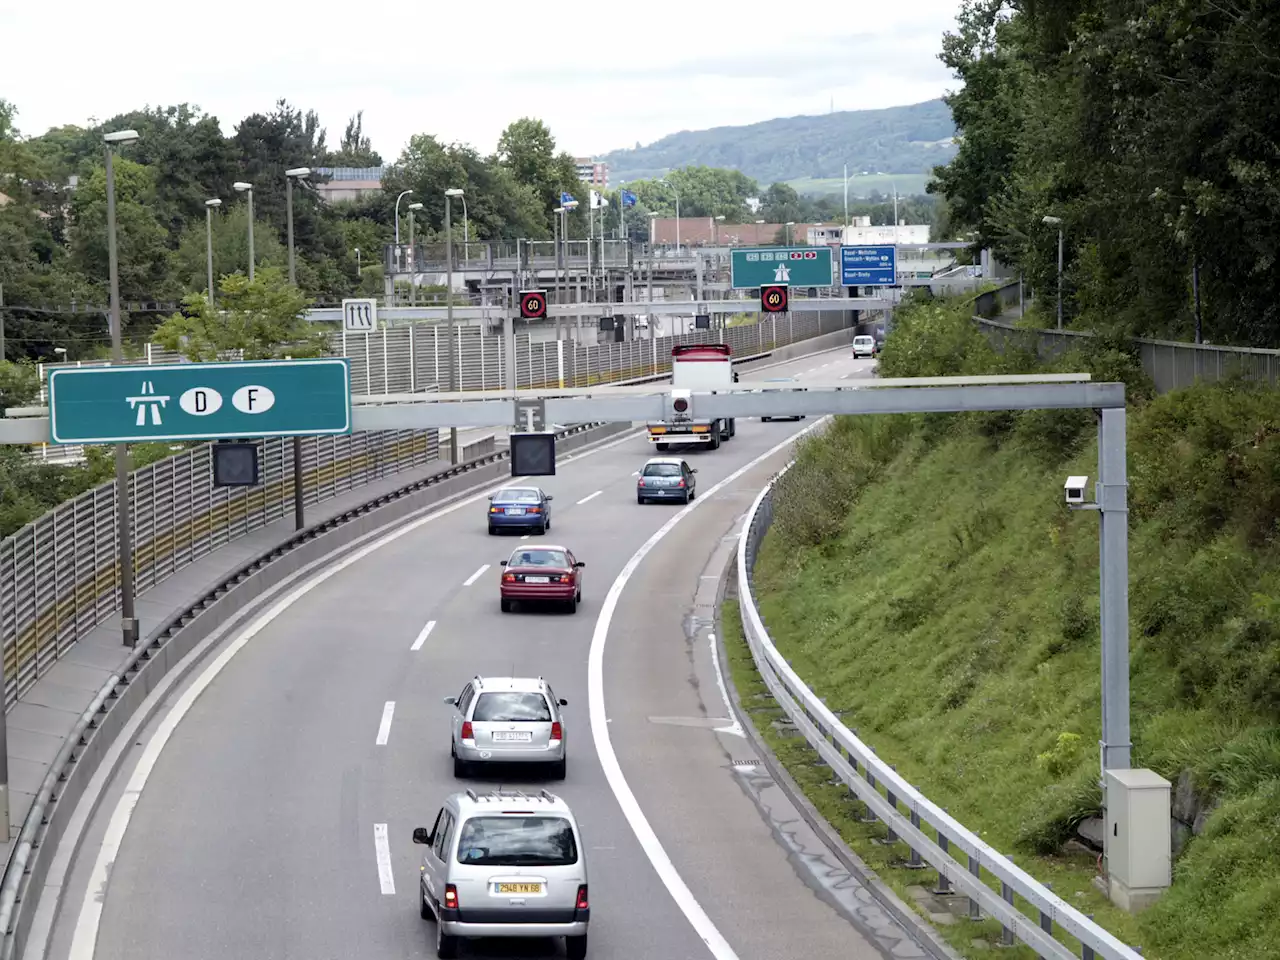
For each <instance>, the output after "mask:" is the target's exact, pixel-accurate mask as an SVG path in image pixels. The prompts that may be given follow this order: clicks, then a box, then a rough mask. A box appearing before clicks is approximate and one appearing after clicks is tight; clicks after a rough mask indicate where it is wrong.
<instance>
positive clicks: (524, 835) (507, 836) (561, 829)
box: [458, 800, 578, 867]
mask: <svg viewBox="0 0 1280 960" xmlns="http://www.w3.org/2000/svg"><path fill="white" fill-rule="evenodd" d="M513 802H516V803H518V802H519V801H518V800H516V801H513ZM577 862H578V843H577V840H576V839H575V838H574V835H573V827H572V826H571V825H570V823H569V821H568V820H566V819H565V818H564V817H548V816H541V817H538V816H528V817H472V818H471V819H470V820H468V821H467V822H466V823H464V824H463V825H462V833H461V834H460V835H459V836H458V863H465V864H469V865H472V866H482V867H567V866H570V865H572V864H575V863H577Z"/></svg>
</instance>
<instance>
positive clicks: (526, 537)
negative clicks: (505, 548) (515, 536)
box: [520, 533, 532, 540]
mask: <svg viewBox="0 0 1280 960" xmlns="http://www.w3.org/2000/svg"><path fill="white" fill-rule="evenodd" d="M531 536H532V534H529V533H526V534H525V535H524V536H523V537H521V538H520V539H521V540H528V539H529V537H531Z"/></svg>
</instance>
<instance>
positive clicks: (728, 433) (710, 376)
mask: <svg viewBox="0 0 1280 960" xmlns="http://www.w3.org/2000/svg"><path fill="white" fill-rule="evenodd" d="M737 382H738V375H737V374H736V373H734V370H733V357H732V351H731V350H730V349H729V346H728V345H727V344H723V343H693V344H684V345H681V346H677V347H672V348H671V387H672V389H671V396H672V412H671V415H670V418H669V419H666V420H655V421H652V422H650V423H648V424H647V427H648V429H649V442H650V443H651V444H653V445H654V447H655V448H656V449H658V450H666V449H668V448H669V447H670V446H671V445H672V444H686V443H688V444H693V443H696V444H706V445H707V446H708V447H710V448H711V449H712V450H715V449H716V448H718V447H719V446H720V444H721V443H722V442H724V441H727V440H731V439H733V435H734V434H735V433H736V432H737V427H736V426H735V424H734V422H733V418H732V417H730V418H728V419H717V420H710V419H706V418H701V419H699V418H698V417H697V415H696V413H695V411H694V409H693V396H692V395H693V394H694V393H714V392H716V391H717V390H723V389H724V388H725V387H729V386H732V385H733V384H735V383H737Z"/></svg>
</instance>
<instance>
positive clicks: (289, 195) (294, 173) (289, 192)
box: [250, 167, 311, 286]
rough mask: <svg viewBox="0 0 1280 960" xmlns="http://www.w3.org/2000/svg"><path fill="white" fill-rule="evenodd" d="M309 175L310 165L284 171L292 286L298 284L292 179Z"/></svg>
mask: <svg viewBox="0 0 1280 960" xmlns="http://www.w3.org/2000/svg"><path fill="white" fill-rule="evenodd" d="M309 176H311V168H310V167H294V168H293V169H292V170H286V171H285V172H284V180H285V193H284V207H285V220H286V221H287V223H288V232H289V282H290V283H292V284H293V285H294V286H297V285H298V277H297V272H296V271H295V269H294V262H293V181H294V180H305V179H306V178H307V177H309ZM250 196H252V194H250Z"/></svg>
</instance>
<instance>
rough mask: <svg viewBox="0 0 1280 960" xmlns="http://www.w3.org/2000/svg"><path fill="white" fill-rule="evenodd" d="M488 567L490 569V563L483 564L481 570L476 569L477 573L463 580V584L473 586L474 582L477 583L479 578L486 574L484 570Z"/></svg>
mask: <svg viewBox="0 0 1280 960" xmlns="http://www.w3.org/2000/svg"><path fill="white" fill-rule="evenodd" d="M488 569H489V564H487V563H486V564H485V565H484V566H482V567H481V568H480V569H479V570H477V571H476V572H475V573H473V574H472V575H471V576H469V577H467V579H465V580H463V581H462V585H463V586H464V587H469V586H471V585H472V584H473V583H475V582H476V581H477V580H479V579H480V578H481V577H483V576H484V572H485V571H486V570H488Z"/></svg>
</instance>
